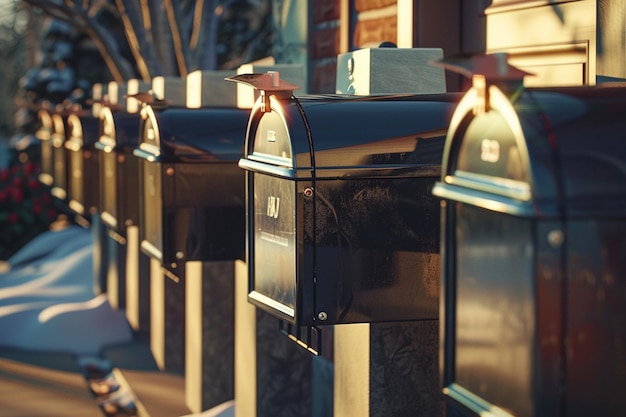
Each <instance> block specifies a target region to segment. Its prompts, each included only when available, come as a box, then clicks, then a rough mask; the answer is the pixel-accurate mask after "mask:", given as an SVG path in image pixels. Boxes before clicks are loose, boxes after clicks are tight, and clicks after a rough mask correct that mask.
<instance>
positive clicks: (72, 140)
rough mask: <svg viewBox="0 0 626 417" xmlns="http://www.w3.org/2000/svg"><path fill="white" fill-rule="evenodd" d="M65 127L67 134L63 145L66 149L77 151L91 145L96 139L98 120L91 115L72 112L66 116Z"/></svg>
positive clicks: (98, 128) (98, 129) (98, 127)
mask: <svg viewBox="0 0 626 417" xmlns="http://www.w3.org/2000/svg"><path fill="white" fill-rule="evenodd" d="M67 127H68V131H69V135H68V139H67V142H65V147H66V148H68V149H71V150H74V151H77V150H80V149H81V148H83V147H90V146H92V145H93V144H94V143H95V142H96V141H97V140H98V136H99V132H100V121H99V119H96V118H95V117H92V116H91V115H88V114H83V115H79V114H76V113H72V114H70V115H69V116H67Z"/></svg>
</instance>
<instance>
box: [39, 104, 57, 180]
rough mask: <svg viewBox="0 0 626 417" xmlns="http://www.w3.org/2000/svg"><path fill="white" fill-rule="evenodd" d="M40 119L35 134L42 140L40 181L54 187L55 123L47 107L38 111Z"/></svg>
mask: <svg viewBox="0 0 626 417" xmlns="http://www.w3.org/2000/svg"><path fill="white" fill-rule="evenodd" d="M37 118H38V119H39V128H38V129H37V132H35V136H36V137H37V139H38V140H39V141H40V142H41V173H40V174H39V182H41V183H42V184H45V185H47V186H49V187H52V181H53V180H52V179H53V176H54V171H53V167H54V161H53V158H52V133H53V132H54V125H53V123H52V113H51V112H50V111H49V110H46V109H40V110H39V112H38V113H37Z"/></svg>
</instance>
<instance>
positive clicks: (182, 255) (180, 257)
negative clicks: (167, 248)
mask: <svg viewBox="0 0 626 417" xmlns="http://www.w3.org/2000/svg"><path fill="white" fill-rule="evenodd" d="M184 257H185V254H184V253H183V251H180V250H179V251H178V252H176V259H183V258H184Z"/></svg>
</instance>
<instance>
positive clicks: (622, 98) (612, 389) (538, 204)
mask: <svg viewBox="0 0 626 417" xmlns="http://www.w3.org/2000/svg"><path fill="white" fill-rule="evenodd" d="M477 79H478V80H480V77H479V78H477ZM484 83H485V81H484V79H483V81H481V82H479V83H478V84H476V86H475V87H473V88H472V89H470V90H469V91H468V92H467V94H466V95H465V96H464V98H463V99H462V101H461V102H460V103H459V105H458V107H457V109H456V111H455V113H454V116H453V118H452V120H451V124H450V130H449V133H448V135H447V138H446V147H445V151H444V159H443V164H442V177H441V181H440V182H438V183H437V185H436V187H435V189H434V194H435V195H436V196H438V197H441V198H442V199H443V201H442V211H441V213H442V246H441V248H442V253H443V254H444V255H443V259H442V265H443V271H442V272H443V275H442V280H443V289H444V290H443V292H442V297H441V303H442V310H441V311H442V318H441V322H440V323H441V326H442V327H441V335H442V339H441V354H440V357H441V372H442V381H443V386H444V394H445V397H446V402H447V410H448V412H449V413H450V414H451V415H455V416H457V415H458V416H478V415H480V416H485V415H494V416H495V415H497V416H519V417H530V416H557V415H559V416H581V417H582V416H592V415H593V416H618V415H626V402H624V401H623V400H621V399H620V398H621V393H622V392H623V391H624V389H626V362H625V361H624V358H626V343H624V341H625V340H626V308H625V306H626V263H625V262H624V260H626V186H624V184H626V146H625V138H626V136H625V133H624V132H626V118H625V117H624V116H625V115H626V88H624V87H621V88H618V87H583V88H554V89H548V88H545V89H524V88H523V87H521V86H520V87H518V88H516V89H514V90H512V91H511V92H507V91H508V89H502V88H499V87H497V86H496V85H489V83H487V85H486V86H485V84H484Z"/></svg>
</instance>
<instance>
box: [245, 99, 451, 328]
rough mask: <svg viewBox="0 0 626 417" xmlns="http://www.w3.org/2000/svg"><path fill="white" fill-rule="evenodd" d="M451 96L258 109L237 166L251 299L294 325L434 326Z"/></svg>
mask: <svg viewBox="0 0 626 417" xmlns="http://www.w3.org/2000/svg"><path fill="white" fill-rule="evenodd" d="M458 98H459V96H457V95H453V94H438V95H419V96H406V95H398V96H379V97H360V98H359V97H354V96H335V95H333V96H305V97H299V98H298V99H297V100H296V99H293V98H292V99H290V100H277V99H274V98H273V97H272V101H271V105H272V111H271V112H263V111H262V106H260V104H259V105H257V106H256V107H255V108H254V109H253V111H252V114H251V117H250V123H249V129H248V138H247V142H246V154H245V157H244V158H242V160H241V161H240V163H239V164H240V166H241V167H242V168H244V169H246V170H247V171H248V190H247V193H248V221H249V224H248V234H249V244H248V263H249V268H250V279H251V287H250V294H249V300H250V301H251V302H253V303H254V304H255V305H257V306H258V307H260V308H263V309H265V310H267V311H269V312H270V313H272V314H274V315H275V316H277V317H279V318H281V319H284V320H286V321H288V322H290V323H293V324H295V325H296V326H320V325H326V324H338V323H359V322H379V321H380V322H383V321H401V320H422V319H437V317H438V296H439V219H438V210H439V207H438V202H437V201H436V199H435V198H433V196H432V193H431V189H432V186H433V184H434V182H435V180H436V179H437V178H439V176H440V173H441V171H440V163H441V156H442V150H443V144H444V137H445V133H446V128H447V126H448V121H449V117H450V115H451V114H452V110H453V108H454V106H455V104H456V100H457V99H458ZM259 103H261V102H259ZM270 260H271V261H270ZM294 289H295V292H294ZM287 294H289V296H287Z"/></svg>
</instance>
